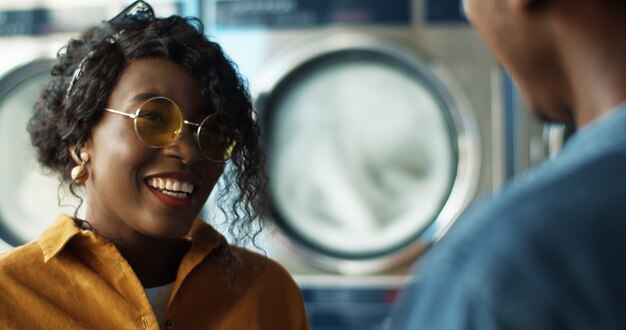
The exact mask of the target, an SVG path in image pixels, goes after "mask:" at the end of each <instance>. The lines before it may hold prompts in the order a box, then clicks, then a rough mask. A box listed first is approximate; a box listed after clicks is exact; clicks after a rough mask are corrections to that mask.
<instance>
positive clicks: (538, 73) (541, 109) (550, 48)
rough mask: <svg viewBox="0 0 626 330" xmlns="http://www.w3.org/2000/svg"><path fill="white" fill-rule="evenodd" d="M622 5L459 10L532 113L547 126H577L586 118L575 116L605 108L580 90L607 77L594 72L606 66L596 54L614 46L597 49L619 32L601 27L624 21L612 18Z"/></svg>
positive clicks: (602, 1)
mask: <svg viewBox="0 0 626 330" xmlns="http://www.w3.org/2000/svg"><path fill="white" fill-rule="evenodd" d="M624 3H625V2H624V1H622V0H594V1H589V0H464V7H465V10H466V12H467V15H468V17H469V19H470V21H471V22H472V24H473V25H474V27H475V28H476V29H477V31H478V32H479V34H480V35H481V37H482V38H483V40H484V41H485V43H486V44H487V46H488V47H490V48H491V50H492V51H493V53H494V55H495V56H496V58H497V59H498V60H499V61H500V63H501V64H502V65H503V66H504V67H505V69H507V71H508V72H509V73H510V74H511V76H512V78H513V80H514V81H515V82H516V84H517V86H518V88H519V89H520V91H521V93H522V95H523V96H524V98H525V100H526V102H527V103H528V105H529V106H530V108H531V110H532V112H533V113H534V114H535V115H537V116H538V117H540V118H542V119H545V120H548V121H558V122H570V123H571V122H573V121H574V120H576V122H577V124H580V122H582V121H583V118H587V119H589V117H591V115H581V114H580V113H578V112H579V111H587V112H588V111H591V110H590V109H589V108H593V107H598V106H606V105H604V104H603V105H601V104H598V102H593V101H591V100H587V99H584V97H583V94H589V93H590V92H593V91H592V90H589V88H586V87H584V86H587V85H588V84H589V83H585V81H584V80H585V78H586V79H596V78H600V77H604V76H606V74H604V73H600V72H598V71H597V70H598V69H601V68H600V67H599V66H598V65H597V63H598V62H605V61H606V59H607V58H606V57H604V55H607V54H597V52H598V51H600V50H601V49H603V48H604V47H607V48H608V49H611V48H610V47H611V46H612V47H615V46H616V45H615V44H613V45H608V42H607V43H605V45H603V44H600V42H601V41H602V37H601V36H604V35H606V34H607V33H613V34H615V33H620V34H623V31H624V28H623V27H622V29H621V31H620V30H619V29H617V30H615V31H613V32H611V30H610V29H607V27H606V26H604V25H603V22H604V21H610V20H616V18H618V17H619V16H620V15H621V16H622V21H623V19H624V18H623V16H624V14H621V13H619V14H616V13H614V12H615V11H616V10H617V11H619V10H620V9H621V12H622V13H624V12H626V5H624ZM619 24H621V23H619ZM606 40H607V41H608V40H609V39H606ZM622 44H623V42H622ZM622 47H623V46H622ZM613 50H614V48H613ZM586 70H587V71H588V72H586V73H585V71H586ZM591 71H594V72H591ZM594 83H596V82H594ZM597 83H600V82H599V81H598V82H597ZM596 86H597V85H596ZM587 87H588V86H587ZM615 105H616V104H613V105H612V106H615ZM596 111H597V110H596ZM588 121H589V120H586V121H585V123H586V122H588Z"/></svg>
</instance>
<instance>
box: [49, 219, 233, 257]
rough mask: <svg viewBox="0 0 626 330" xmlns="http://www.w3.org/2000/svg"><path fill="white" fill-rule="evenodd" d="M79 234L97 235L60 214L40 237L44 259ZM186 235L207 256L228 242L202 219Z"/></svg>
mask: <svg viewBox="0 0 626 330" xmlns="http://www.w3.org/2000/svg"><path fill="white" fill-rule="evenodd" d="M77 235H80V236H91V237H92V238H93V237H95V236H96V235H94V233H93V232H91V231H89V230H81V229H80V228H79V227H78V225H77V224H76V222H75V221H74V220H73V219H72V218H71V217H69V216H68V215H67V214H60V215H59V216H58V217H57V218H56V220H55V221H54V224H53V225H52V226H51V227H49V228H48V229H46V230H45V231H44V232H43V233H42V234H41V236H40V237H39V244H40V246H41V249H42V250H43V255H44V261H45V262H48V261H49V260H50V259H52V258H54V257H55V256H56V255H57V254H59V252H61V250H63V248H64V247H65V246H66V245H67V243H68V242H69V241H70V240H71V239H72V238H73V237H75V236H77ZM185 237H186V238H187V239H190V240H191V241H192V242H193V244H192V250H194V249H199V250H201V251H202V253H201V254H202V255H205V256H206V255H207V254H209V253H210V252H211V251H213V250H214V249H215V248H216V247H218V246H219V245H221V244H225V243H226V239H225V238H224V237H223V236H222V235H221V234H220V233H218V232H217V231H216V230H215V229H213V227H211V226H209V225H208V224H207V223H205V222H204V221H202V220H201V219H196V221H195V222H194V223H193V226H192V227H191V230H190V231H189V233H187V235H185Z"/></svg>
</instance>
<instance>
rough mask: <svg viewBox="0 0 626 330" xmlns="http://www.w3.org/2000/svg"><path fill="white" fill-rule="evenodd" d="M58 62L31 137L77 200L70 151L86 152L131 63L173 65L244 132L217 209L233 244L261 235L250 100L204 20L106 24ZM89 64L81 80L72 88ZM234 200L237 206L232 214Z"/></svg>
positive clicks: (259, 170)
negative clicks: (152, 60)
mask: <svg viewBox="0 0 626 330" xmlns="http://www.w3.org/2000/svg"><path fill="white" fill-rule="evenodd" d="M57 57H58V62H57V64H56V65H54V67H53V68H52V71H51V73H52V76H53V77H52V80H51V81H50V83H49V85H48V86H47V88H46V89H45V90H44V91H43V92H42V94H41V97H40V98H39V100H38V102H37V104H36V106H35V113H34V115H33V117H32V118H31V119H30V122H29V124H28V131H29V133H30V136H31V142H32V144H33V145H34V146H35V148H36V149H37V153H38V160H39V162H40V163H41V164H42V165H43V166H44V167H47V168H48V169H50V170H52V171H53V172H55V173H57V174H58V175H59V176H60V177H61V178H62V180H64V181H66V182H70V190H71V191H72V193H73V194H75V193H74V186H73V185H74V184H73V183H71V180H70V179H69V173H70V170H71V168H72V167H73V166H75V165H76V164H75V162H74V161H73V159H72V157H71V153H70V147H71V146H76V149H75V150H79V148H80V147H81V146H82V145H83V144H84V143H85V142H86V141H87V140H88V139H89V134H90V131H91V128H92V127H93V126H94V124H95V123H96V122H97V121H98V120H99V118H100V115H101V113H102V112H101V111H99V109H102V108H104V107H106V104H107V101H108V99H109V96H110V93H111V91H112V90H113V88H114V86H115V85H116V83H117V80H118V77H119V76H120V74H121V73H122V71H123V70H124V69H125V68H126V66H127V65H128V64H129V63H130V62H132V61H134V60H136V59H139V58H166V59H169V60H170V61H172V62H174V63H177V64H179V65H181V66H183V67H185V68H187V69H188V70H189V72H192V73H193V74H195V75H196V76H197V78H198V79H199V80H200V82H201V85H202V87H201V92H202V96H203V97H205V98H206V99H207V100H208V101H209V104H211V105H213V108H214V109H216V115H218V116H219V117H220V118H222V120H223V124H224V125H226V127H228V128H229V129H230V130H231V131H232V132H237V139H238V144H237V146H236V149H235V151H234V154H233V156H232V158H231V160H230V161H229V164H227V166H226V168H225V172H224V174H223V175H222V178H221V182H220V188H221V189H220V195H219V196H218V197H217V204H218V206H219V209H220V210H221V211H222V212H223V213H224V215H225V216H227V219H228V220H229V222H230V224H229V231H230V234H231V235H233V237H235V238H237V239H238V240H241V241H245V240H247V239H250V238H252V239H253V238H254V236H255V235H256V234H258V230H253V228H256V225H255V219H259V218H260V216H261V215H262V214H263V212H264V210H265V209H266V196H267V194H266V191H265V189H266V184H267V183H266V181H267V180H266V177H265V174H264V173H265V172H264V169H263V165H264V152H263V149H262V147H261V146H260V142H259V127H258V125H257V123H256V122H255V120H254V114H253V107H252V102H251V97H250V93H249V91H248V89H247V84H246V82H245V80H244V79H243V78H242V77H241V76H240V75H239V73H238V71H237V68H236V66H235V64H234V63H232V62H231V61H230V60H229V59H228V58H227V57H226V56H225V54H224V52H223V51H222V49H221V47H220V46H219V45H218V44H217V43H215V42H212V41H210V40H209V39H208V38H207V37H206V36H205V35H204V34H203V25H202V23H201V22H200V21H199V20H197V19H195V18H182V17H180V16H171V17H168V18H155V19H153V20H150V21H138V22H135V23H133V24H129V25H125V26H123V27H122V26H115V24H112V23H109V22H104V23H102V24H101V25H100V26H96V27H93V28H91V29H89V30H87V31H85V32H84V33H83V34H82V35H81V36H80V37H79V38H78V39H72V40H70V41H69V42H68V44H67V45H66V46H64V47H63V48H62V49H61V51H59V53H58V56H57ZM85 59H86V60H85ZM81 61H83V62H84V63H82V70H80V77H79V78H78V79H76V80H75V82H72V80H73V79H72V77H73V75H74V73H75V70H76V69H77V68H78V67H79V66H81ZM72 83H73V84H72ZM70 84H72V87H71V90H70V92H68V87H69V86H70ZM233 199H234V202H233ZM226 201H231V202H233V203H232V205H229V206H228V207H227V206H226Z"/></svg>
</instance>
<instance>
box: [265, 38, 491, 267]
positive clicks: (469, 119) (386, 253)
mask: <svg viewBox="0 0 626 330" xmlns="http://www.w3.org/2000/svg"><path fill="white" fill-rule="evenodd" d="M350 55H355V57H357V59H351V58H348V59H347V60H346V61H347V62H346V61H344V62H341V57H342V56H350ZM368 55H369V56H368ZM324 57H326V58H328V59H329V61H330V62H331V64H325V63H321V64H319V65H318V66H316V67H315V68H310V69H309V70H310V71H315V73H309V74H308V76H305V77H302V78H303V79H305V80H306V79H309V78H310V77H311V76H313V75H316V77H317V78H316V79H321V80H318V82H317V84H318V85H319V84H324V83H326V84H329V85H333V86H334V87H331V88H337V87H340V86H336V85H337V84H333V82H334V80H336V79H340V80H342V79H345V78H342V77H334V76H333V77H328V76H330V75H333V74H335V73H336V72H340V73H341V72H342V70H343V71H345V72H343V75H344V76H346V75H347V76H351V77H350V78H348V79H355V80H356V79H358V78H357V75H358V74H359V73H360V74H362V75H363V78H364V79H367V78H371V79H373V80H376V78H378V80H384V81H385V83H386V84H392V86H390V87H389V88H391V89H392V90H384V89H385V88H386V87H385V86H384V85H380V83H379V82H374V87H373V88H372V87H370V85H369V84H364V82H363V81H359V83H358V84H357V83H355V82H353V83H352V84H350V83H349V82H347V83H348V86H343V88H342V93H343V94H342V95H341V96H340V97H341V98H343V99H348V98H349V99H350V102H349V103H341V104H343V106H344V107H345V108H350V109H351V108H356V109H357V111H358V113H357V114H356V115H355V114H352V117H351V118H349V119H348V120H347V123H343V124H337V123H335V124H331V125H332V126H333V127H336V129H338V130H340V131H345V130H350V129H352V131H354V130H355V129H356V130H357V131H358V130H363V128H358V126H369V127H366V128H365V130H366V132H367V133H366V135H365V136H360V138H359V139H358V140H357V141H350V144H349V145H350V146H351V147H352V148H361V149H362V148H363V147H365V148H366V150H365V151H363V150H359V151H361V152H360V153H357V155H356V157H357V159H356V160H353V159H349V160H348V163H347V165H349V166H350V167H349V168H347V169H346V171H347V172H344V173H341V172H339V173H337V172H336V171H337V170H340V169H338V168H336V167H334V168H332V169H331V170H328V169H327V168H326V169H322V170H321V171H325V172H323V173H322V172H320V171H317V168H318V167H317V166H316V165H313V166H311V167H306V166H307V165H306V164H305V163H299V161H303V160H304V158H306V157H307V156H310V157H316V156H318V155H319V153H315V152H313V150H314V149H315V147H318V146H320V145H321V144H322V142H323V141H322V139H321V138H315V137H314V138H313V141H308V142H305V143H304V144H303V143H300V144H299V145H298V144H297V142H296V145H295V146H294V142H293V140H292V139H291V137H290V136H288V135H289V134H288V132H289V131H291V130H294V129H298V130H299V131H300V135H301V134H302V129H303V128H305V127H308V129H309V130H311V129H315V128H311V127H310V126H312V125H313V124H314V123H313V122H311V121H309V122H307V123H306V124H305V127H302V129H299V128H296V127H294V126H296V125H297V123H293V122H288V121H287V122H284V120H285V118H293V116H296V119H292V120H296V121H297V120H298V118H297V116H298V114H297V113H302V112H303V111H305V110H303V109H304V108H306V107H307V103H308V104H309V105H310V106H311V107H312V109H310V110H309V112H317V113H318V114H317V115H318V116H319V113H323V111H322V110H320V109H323V108H324V107H328V108H329V109H328V111H329V112H330V113H325V114H323V115H322V116H327V117H328V118H329V120H330V121H331V122H332V121H336V122H338V121H340V120H341V116H342V114H341V113H340V112H342V111H341V110H345V109H342V108H341V105H339V108H338V107H337V105H333V104H330V105H329V104H328V101H327V102H324V101H323V98H324V96H326V97H333V96H335V97H336V95H332V94H333V93H332V91H331V90H325V91H324V94H326V95H300V96H299V98H300V100H299V101H296V104H293V101H285V102H283V101H284V99H290V97H289V95H285V94H283V95H278V96H277V95H275V93H276V91H277V90H278V89H280V88H281V86H280V85H281V84H287V85H288V87H286V88H292V89H293V88H296V87H294V86H297V85H299V83H298V82H297V81H293V80H290V81H288V82H286V80H287V79H288V78H289V75H294V74H296V72H297V71H298V70H299V69H302V67H306V66H307V65H310V64H311V63H312V62H315V61H317V60H319V59H321V58H324ZM370 57H371V58H370ZM379 60H380V61H385V62H390V64H391V65H390V66H383V67H380V68H379V65H380V64H381V63H379ZM359 61H364V64H363V65H366V66H367V67H368V68H369V69H364V68H362V67H359V66H358V65H359V64H358V63H359ZM275 63H277V64H276V65H275V66H270V67H269V68H268V69H267V71H266V72H267V73H266V74H265V75H264V76H263V78H264V79H263V80H261V81H260V82H259V84H258V85H257V87H258V88H259V90H258V91H256V93H255V95H257V108H258V109H259V111H260V117H261V118H265V117H267V116H269V115H270V114H268V113H264V112H267V111H269V109H267V107H268V104H267V103H268V102H270V100H268V99H271V98H274V99H276V98H282V100H279V101H278V103H279V105H278V106H276V107H278V108H285V109H280V110H277V111H279V113H278V114H273V117H274V118H275V119H273V121H274V123H272V127H273V128H272V129H270V130H269V132H267V134H266V135H267V137H266V141H267V142H268V145H267V147H268V152H269V153H268V158H269V164H268V165H269V172H270V175H272V180H271V184H270V187H271V188H272V189H271V191H272V192H273V193H274V194H273V195H274V197H275V203H276V205H277V207H278V208H279V209H280V211H281V213H284V214H285V215H284V216H283V217H282V220H283V221H286V222H287V223H284V222H283V223H282V226H279V227H280V228H281V229H282V230H283V232H284V231H285V230H286V229H288V228H285V226H287V227H290V228H291V229H294V230H295V231H297V232H298V233H297V234H298V236H299V237H300V238H301V239H306V240H308V241H309V242H311V243H312V244H313V247H311V246H307V245H305V244H298V243H299V242H300V240H294V246H295V247H296V251H298V252H299V253H300V254H302V257H303V258H304V259H306V260H309V261H311V262H313V263H315V264H316V265H318V266H320V267H322V268H324V269H327V270H329V271H333V272H340V273H348V274H352V273H357V274H364V273H375V272H380V271H384V270H389V269H391V268H394V267H397V266H398V265H400V264H403V263H406V262H407V261H408V260H412V259H414V258H415V256H416V255H418V254H419V253H420V252H421V251H422V250H423V249H424V247H425V246H427V245H429V244H430V243H432V241H434V240H435V239H437V238H439V237H441V235H443V233H444V232H445V231H446V230H447V228H448V227H449V225H450V224H451V223H452V221H453V220H454V219H455V218H456V216H457V215H458V214H459V213H460V211H461V210H462V209H463V208H464V207H465V205H466V204H467V203H468V202H469V201H470V200H471V197H472V196H473V195H474V192H475V190H476V184H477V175H476V173H477V172H478V169H479V168H480V160H481V157H480V155H481V152H480V145H479V136H478V132H477V130H476V123H475V119H474V115H473V110H472V109H471V107H470V106H469V104H468V102H467V101H466V100H465V98H464V96H463V94H461V93H458V92H457V90H458V88H456V87H455V84H454V81H453V80H452V79H450V76H449V74H448V73H447V72H446V71H445V69H444V68H443V67H441V66H440V65H438V64H437V63H436V62H435V61H432V60H427V59H423V58H421V56H420V54H418V53H416V52H413V51H410V50H408V49H404V47H403V46H402V45H400V44H396V43H394V42H391V41H389V40H387V39H383V38H377V37H371V36H368V35H363V34H350V33H340V34H333V35H331V36H329V37H326V38H322V39H319V40H315V41H309V42H305V43H303V44H302V47H300V48H298V49H297V50H293V51H292V52H291V53H290V54H289V55H288V57H286V58H284V59H279V60H276V61H275ZM327 65H330V68H326V67H325V66H327ZM394 65H395V66H394ZM331 70H332V72H335V73H329V72H330V71H331ZM379 70H383V71H379ZM396 70H397V72H396ZM326 71H329V72H326ZM320 74H322V75H325V76H324V77H321V78H320V77H319V76H320ZM396 74H402V75H404V74H406V75H407V76H408V77H409V78H408V79H406V80H404V79H401V78H402V77H400V78H396V77H395V75H396ZM418 78H419V79H422V80H424V81H423V82H422V83H423V84H424V85H425V87H424V86H422V85H419V84H420V82H419V81H418V80H415V79H418ZM341 82H342V81H339V85H341ZM305 83H307V82H305ZM412 85H415V86H412ZM355 86H356V87H355ZM402 86H404V89H405V90H397V89H398V88H401V87H402ZM282 87H283V88H284V87H285V86H282ZM319 87H320V86H308V89H305V90H304V91H303V90H299V91H298V93H300V94H302V93H307V92H308V93H310V94H311V93H314V91H313V90H315V89H316V88H317V89H319ZM409 87H411V88H409ZM355 88H361V89H363V88H367V90H366V91H362V90H355ZM423 88H432V89H433V90H424V89H423ZM292 89H290V91H291V90H292ZM376 89H377V90H376ZM393 89H395V90H393ZM359 92H365V93H363V94H369V96H366V95H353V94H355V93H359ZM403 92H404V94H410V95H411V96H406V95H405V96H404V97H397V98H396V97H394V95H393V94H394V93H400V95H401V94H402V93H403ZM428 93H432V94H431V95H427V94H428ZM287 94H294V93H287ZM372 94H374V95H376V94H382V97H390V99H388V100H386V102H385V101H382V104H381V106H380V108H376V107H373V108H372V109H369V111H368V109H367V108H368V105H369V104H370V103H376V101H379V102H378V103H381V102H380V101H381V100H380V95H378V96H372ZM420 94H424V95H422V96H421V97H417V96H418V95H420ZM407 97H408V99H406V100H405V99H403V98H407ZM431 97H433V98H438V99H437V100H435V99H431ZM306 98H314V99H311V100H308V99H306ZM355 98H356V99H359V98H360V99H364V101H362V102H356V101H355ZM274 101H276V100H274ZM437 101H439V102H442V104H440V105H435V103H436V102H437ZM315 102H317V103H316V105H313V104H312V103H315ZM282 103H287V104H285V105H283V104H282ZM355 103H356V104H355ZM407 103H409V104H407ZM431 103H432V104H431ZM429 107H431V108H429ZM296 108H297V109H296ZM264 109H265V110H264ZM403 109H404V110H403ZM398 110H400V112H398ZM344 112H348V113H349V112H351V111H344ZM429 112H430V113H429ZM312 115H313V116H315V114H314V113H309V114H306V113H305V114H301V115H300V116H307V117H308V118H309V119H310V118H311V116H312ZM345 115H346V114H345V113H344V117H345ZM373 115H375V116H373ZM355 116H356V117H355ZM366 117H374V122H372V121H371V120H368V119H367V118H366ZM393 117H395V119H394V118H393ZM440 117H441V118H440ZM390 118H392V119H390ZM320 119H321V121H324V120H323V119H324V118H320ZM318 120H319V119H318ZM390 120H391V122H389V121H390ZM344 121H346V120H345V119H344ZM444 122H446V123H444ZM294 124H295V125H294ZM447 124H449V125H450V126H451V127H445V126H446V125H447ZM433 125H434V127H432V126H433ZM381 126H382V127H383V130H382V131H381ZM385 126H387V127H388V128H387V131H385V129H384V127H385ZM355 127H356V128H355ZM323 128H324V126H322V127H318V129H323ZM282 130H286V131H287V132H286V133H284V134H280V132H281V131H282ZM276 131H278V133H276ZM423 132H426V133H423ZM316 133H317V132H313V133H311V134H316ZM327 133H328V134H325V133H324V132H322V131H319V135H332V133H333V132H331V131H329V132H327ZM394 134H397V135H398V137H396V136H394ZM424 134H428V136H424ZM276 135H279V136H283V137H284V138H282V139H281V138H280V137H278V138H276ZM285 135H287V136H285ZM448 135H450V136H449V137H450V139H451V140H450V141H448ZM372 136H373V137H372ZM293 137H294V139H298V137H296V136H293ZM346 138H347V139H355V138H354V137H353V136H348V137H344V139H346ZM368 138H370V139H368ZM372 138H373V139H372ZM363 139H365V141H370V140H371V141H370V142H369V143H368V142H363V141H362V140H363ZM300 140H302V138H300ZM337 142H341V141H336V140H331V141H330V142H329V143H330V144H335V143H337ZM307 143H308V145H307ZM284 144H288V145H290V146H288V147H290V148H291V149H306V150H304V151H303V152H304V153H308V154H309V155H305V154H300V155H296V156H295V157H296V161H295V162H293V163H289V162H288V160H289V159H286V160H285V159H284V158H282V159H283V160H281V153H282V152H283V151H282V147H280V146H281V145H284ZM385 144H387V146H385ZM388 145H391V146H388ZM307 147H313V148H307ZM372 148H374V149H375V150H373V151H372V150H371V149H372ZM433 148H434V150H433ZM276 149H281V150H279V153H277V151H276ZM344 149H345V148H344ZM380 149H385V152H382V150H380ZM387 149H392V150H387ZM439 149H444V150H443V151H442V150H439ZM445 150H447V151H448V152H450V154H451V155H449V156H445V155H446V154H447V152H445ZM441 152H444V153H443V154H442V153H441ZM293 153H294V152H291V154H292V155H293ZM411 155H412V156H411ZM442 155H444V156H442ZM298 156H299V157H300V158H298ZM336 156H337V155H335V157H333V156H332V155H331V156H330V157H331V158H335V159H336V158H338V157H336ZM352 156H353V157H352V158H354V157H355V155H354V153H352ZM359 157H360V158H359ZM372 157H374V158H377V159H374V160H372V159H371V158H372ZM442 157H443V158H442ZM398 158H402V160H401V161H399V162H398V160H397V159H398ZM344 160H345V159H344ZM350 160H352V162H351V163H350V162H349V161H350ZM378 160H380V163H378ZM394 160H395V161H394ZM416 161H417V162H418V163H421V164H415V162H416ZM285 162H287V164H284V163H285ZM311 162H315V161H314V160H313V159H311ZM318 162H321V163H322V164H320V165H321V166H320V167H322V168H325V167H326V166H329V164H330V163H333V162H332V161H331V160H330V159H318ZM355 162H357V163H356V164H355ZM451 162H453V163H451ZM276 163H279V164H278V167H277V164H276ZM324 163H325V164H326V166H324ZM409 163H410V164H412V165H409ZM291 165H293V166H291ZM343 165H346V164H343ZM330 166H333V165H330ZM335 166H340V165H335ZM361 166H364V167H368V168H369V172H371V171H372V167H373V166H375V167H377V169H376V170H378V171H380V172H377V177H378V176H381V175H383V176H384V175H387V176H397V175H405V177H404V178H403V180H402V181H404V182H397V181H392V183H390V184H387V185H385V184H384V183H385V182H380V181H379V180H375V178H372V177H371V175H368V173H367V171H359V169H360V168H361ZM407 166H409V167H410V166H417V167H419V168H414V169H413V172H407ZM447 167H449V168H447ZM316 171H317V175H316ZM298 172H300V174H301V175H302V176H300V177H298V175H295V176H294V175H293V173H298ZM333 172H334V173H333ZM349 172H352V173H355V172H357V173H359V174H358V176H357V177H356V178H355V179H354V180H349V179H348V180H342V177H350V173H349ZM381 172H382V173H381ZM289 173H292V174H291V175H290V174H289ZM432 173H435V174H432ZM437 173H439V174H437ZM448 173H453V174H452V177H449V176H450V174H448ZM370 174H371V173H370ZM337 175H339V176H337ZM407 175H408V176H407ZM433 175H435V177H432V176H433ZM303 176H312V177H316V178H320V177H327V179H329V180H331V181H328V180H325V181H326V182H327V185H326V186H322V185H320V182H319V181H315V179H314V180H313V181H312V183H311V185H313V187H303V186H305V185H306V184H307V181H309V180H310V179H309V180H307V179H305V178H304V177H303ZM333 176H334V177H333ZM411 176H412V177H411ZM427 176H430V177H431V178H430V179H427ZM320 180H324V179H320ZM372 180H374V181H372ZM448 180H449V181H450V182H448ZM341 181H346V184H347V185H348V186H345V187H342V188H341V189H343V190H344V193H345V194H348V195H349V196H342V195H341V193H337V192H338V191H339V190H340V188H338V185H339V184H340V183H341ZM429 181H430V183H429ZM389 185H393V187H389ZM359 187H360V188H359ZM306 188H309V190H311V191H312V192H310V193H309V194H307V195H306V196H304V197H302V198H300V199H298V198H294V194H293V191H298V190H300V191H302V190H303V189H304V190H306ZM384 188H389V189H384ZM376 189H378V190H382V191H387V193H386V194H384V195H383V196H378V198H376V195H379V194H375V193H374V196H373V195H372V194H373V192H372V190H376ZM368 190H369V193H368ZM394 192H395V194H394ZM319 194H328V195H333V194H334V195H335V196H334V198H335V199H336V200H333V201H329V202H327V203H324V201H316V200H315V199H314V195H319ZM331 197H333V196H331ZM342 197H343V198H342ZM381 198H382V200H381ZM302 199H305V201H304V204H302V202H303V201H302ZM403 199H404V200H405V201H406V202H404V203H398V201H401V200H403ZM320 204H322V205H320ZM441 205H443V207H442V206H441ZM389 208H392V209H389ZM381 209H383V210H382V211H381ZM316 210H317V212H316ZM376 211H378V212H376ZM385 211H387V212H385ZM320 212H322V213H325V214H326V216H325V217H324V218H320V217H319V213H320ZM372 212H374V213H372ZM385 214H395V215H391V216H385ZM394 216H395V218H394ZM390 217H391V218H390ZM324 219H325V221H324ZM433 219H434V220H433ZM397 245H401V246H400V247H397ZM316 247H318V248H316ZM320 248H321V249H326V250H329V251H331V252H330V253H324V252H323V251H320ZM336 254H342V256H334V255H336Z"/></svg>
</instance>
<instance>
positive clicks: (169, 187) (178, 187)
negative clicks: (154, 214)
mask: <svg viewBox="0 0 626 330" xmlns="http://www.w3.org/2000/svg"><path fill="white" fill-rule="evenodd" d="M148 184H149V185H150V186H151V187H152V188H155V189H158V190H160V191H161V192H162V193H164V194H166V195H170V196H173V197H176V198H186V197H188V195H189V194H191V193H192V192H193V188H194V185H193V184H191V183H189V182H182V181H178V180H174V179H169V178H167V179H166V178H152V179H150V180H149V181H148Z"/></svg>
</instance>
